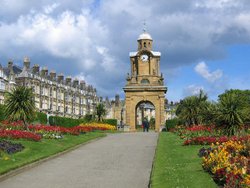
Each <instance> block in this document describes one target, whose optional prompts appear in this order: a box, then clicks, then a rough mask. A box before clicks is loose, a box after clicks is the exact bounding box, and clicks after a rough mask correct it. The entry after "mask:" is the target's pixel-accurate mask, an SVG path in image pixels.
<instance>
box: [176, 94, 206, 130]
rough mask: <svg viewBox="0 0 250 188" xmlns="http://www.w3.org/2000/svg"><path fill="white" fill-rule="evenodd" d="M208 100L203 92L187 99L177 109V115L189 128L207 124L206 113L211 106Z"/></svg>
mask: <svg viewBox="0 0 250 188" xmlns="http://www.w3.org/2000/svg"><path fill="white" fill-rule="evenodd" d="M207 98H208V97H207V95H206V94H205V93H204V92H203V91H202V90H200V93H199V94H198V95H197V96H195V95H194V96H189V97H186V98H185V99H183V100H182V101H181V102H180V104H179V106H178V107H177V110H176V115H177V116H178V117H179V118H180V119H182V120H184V122H185V123H186V124H187V125H188V126H190V125H197V124H202V123H205V122H206V119H207V118H206V114H205V113H204V112H205V111H207V110H208V106H209V103H208V101H207Z"/></svg>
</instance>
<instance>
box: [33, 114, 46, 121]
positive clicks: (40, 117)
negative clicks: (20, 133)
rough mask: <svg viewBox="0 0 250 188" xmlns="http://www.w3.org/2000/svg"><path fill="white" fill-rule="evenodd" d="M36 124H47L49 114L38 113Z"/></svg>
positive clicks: (35, 119)
mask: <svg viewBox="0 0 250 188" xmlns="http://www.w3.org/2000/svg"><path fill="white" fill-rule="evenodd" d="M34 122H38V123H40V124H47V114H45V113H42V112H36V117H35V118H34Z"/></svg>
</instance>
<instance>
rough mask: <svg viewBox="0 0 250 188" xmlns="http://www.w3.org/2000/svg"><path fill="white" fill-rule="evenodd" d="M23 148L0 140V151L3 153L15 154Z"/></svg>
mask: <svg viewBox="0 0 250 188" xmlns="http://www.w3.org/2000/svg"><path fill="white" fill-rule="evenodd" d="M23 149H24V146H23V145H22V144H17V143H12V142H10V141H6V140H0V151H1V150H2V151H4V152H6V153H7V154H13V153H17V152H19V151H22V150H23Z"/></svg>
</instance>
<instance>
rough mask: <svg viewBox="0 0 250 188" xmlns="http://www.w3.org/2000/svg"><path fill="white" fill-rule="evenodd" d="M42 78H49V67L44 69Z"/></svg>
mask: <svg viewBox="0 0 250 188" xmlns="http://www.w3.org/2000/svg"><path fill="white" fill-rule="evenodd" d="M41 76H43V77H47V76H48V68H47V67H43V69H42V71H41Z"/></svg>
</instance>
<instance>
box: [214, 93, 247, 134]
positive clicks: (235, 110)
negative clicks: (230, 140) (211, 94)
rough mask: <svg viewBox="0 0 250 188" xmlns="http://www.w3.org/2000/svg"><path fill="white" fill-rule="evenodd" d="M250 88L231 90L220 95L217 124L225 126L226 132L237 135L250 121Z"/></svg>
mask: <svg viewBox="0 0 250 188" xmlns="http://www.w3.org/2000/svg"><path fill="white" fill-rule="evenodd" d="M249 112H250V92H249V90H246V91H241V90H229V91H226V92H225V93H223V94H221V95H219V103H218V113H217V125H218V126H221V127H223V128H224V130H225V131H226V134H228V135H235V134H236V133H237V132H238V131H239V130H240V128H241V127H242V126H243V125H244V124H246V123H247V121H249V119H250V118H249Z"/></svg>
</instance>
